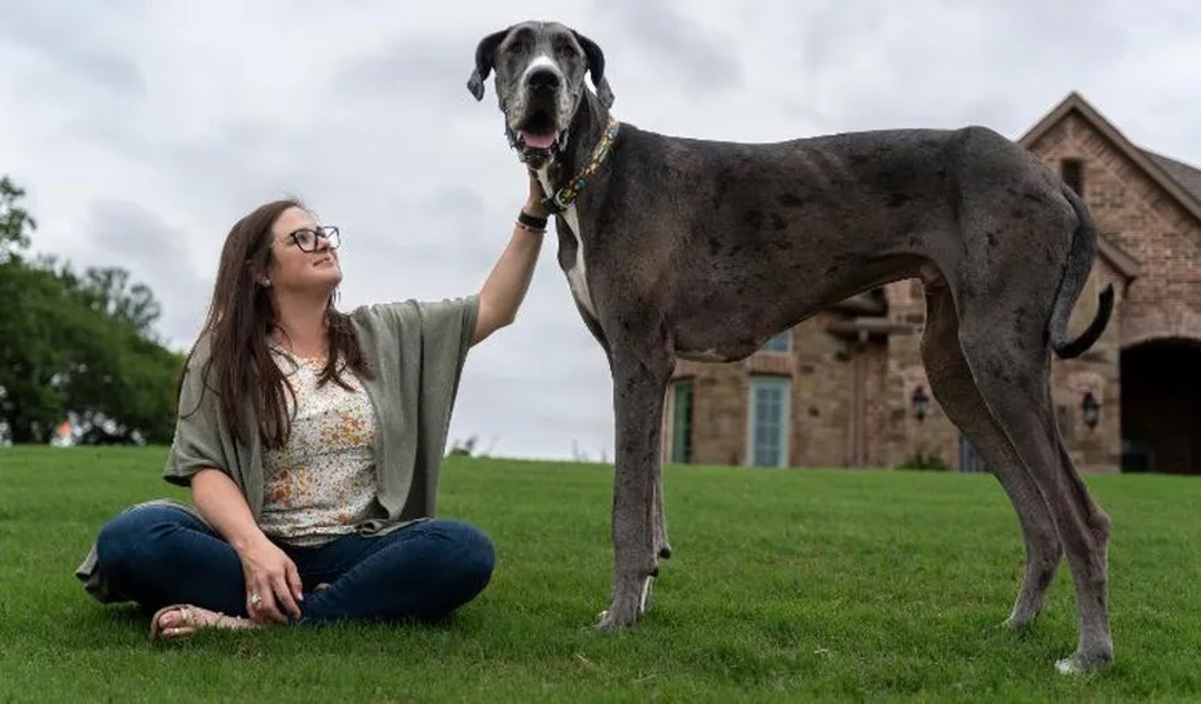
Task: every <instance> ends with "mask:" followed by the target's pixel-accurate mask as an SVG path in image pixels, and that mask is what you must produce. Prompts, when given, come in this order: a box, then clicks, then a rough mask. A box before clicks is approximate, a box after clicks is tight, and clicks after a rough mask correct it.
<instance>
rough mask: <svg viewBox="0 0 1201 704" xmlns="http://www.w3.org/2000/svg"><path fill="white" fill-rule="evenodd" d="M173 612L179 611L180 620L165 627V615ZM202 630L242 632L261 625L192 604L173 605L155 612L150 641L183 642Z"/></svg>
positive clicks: (151, 624) (151, 621)
mask: <svg viewBox="0 0 1201 704" xmlns="http://www.w3.org/2000/svg"><path fill="white" fill-rule="evenodd" d="M171 611H178V612H179V614H180V619H179V620H178V621H176V622H175V623H173V624H171V625H164V624H163V615H164V614H166V613H168V612H171ZM202 628H226V629H230V630H241V629H246V628H259V624H257V623H255V622H254V621H251V620H250V619H248V618H242V617H240V616H228V615H226V614H223V613H221V612H219V611H209V610H208V609H202V608H200V607H199V606H193V605H191V604H172V605H170V606H164V607H163V608H161V609H159V610H158V611H155V612H154V616H153V617H152V618H151V620H150V641H151V642H152V643H153V642H154V641H156V640H158V639H159V638H162V639H163V640H182V639H184V638H187V637H188V636H190V635H192V634H194V633H195V632H196V631H198V630H200V629H202Z"/></svg>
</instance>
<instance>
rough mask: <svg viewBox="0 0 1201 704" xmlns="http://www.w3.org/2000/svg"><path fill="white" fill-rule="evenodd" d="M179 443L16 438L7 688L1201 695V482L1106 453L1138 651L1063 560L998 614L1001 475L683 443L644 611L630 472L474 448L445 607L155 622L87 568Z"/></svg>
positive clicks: (378, 697) (2, 608)
mask: <svg viewBox="0 0 1201 704" xmlns="http://www.w3.org/2000/svg"><path fill="white" fill-rule="evenodd" d="M163 456H164V451H163V450H162V449H161V448H160V449H149V450H121V449H106V450H94V449H50V448H45V449H9V450H0V700H3V701H68V700H76V699H82V700H84V701H109V700H111V701H122V702H127V701H171V700H177V701H185V700H186V701H259V702H263V701H284V702H293V703H294V702H298V701H307V700H322V701H354V702H402V701H488V702H493V701H527V700H528V701H555V702H558V701H575V700H589V701H591V700H598V701H647V700H671V701H681V700H683V701H722V702H725V701H766V700H774V701H799V700H814V699H816V700H832V699H840V700H845V699H849V700H865V699H871V700H877V699H894V698H902V699H909V698H917V699H928V700H938V701H946V700H972V701H981V700H995V701H1006V702H1011V701H1057V702H1058V701H1132V700H1138V701H1146V700H1163V701H1179V700H1184V699H1198V698H1201V668H1198V667H1197V655H1198V653H1201V618H1199V616H1198V614H1199V613H1201V593H1199V589H1198V584H1201V547H1199V546H1201V513H1199V512H1198V510H1197V507H1198V505H1201V482H1199V481H1198V480H1195V479H1187V478H1172V477H1155V476H1105V477H1090V478H1089V483H1090V485H1091V486H1092V488H1093V490H1094V492H1095V494H1096V496H1097V497H1098V499H1099V500H1100V501H1101V502H1102V505H1103V506H1105V508H1106V510H1107V511H1109V513H1110V515H1111V517H1112V518H1113V521H1114V530H1113V541H1112V545H1111V550H1110V565H1111V575H1112V577H1111V603H1112V614H1113V629H1114V640H1115V645H1116V650H1117V663H1116V665H1115V666H1114V667H1113V668H1112V669H1110V670H1108V671H1107V672H1105V673H1103V674H1101V675H1099V676H1096V677H1093V678H1087V679H1070V678H1064V677H1062V676H1059V675H1057V674H1056V673H1055V672H1054V668H1053V663H1054V661H1055V659H1056V658H1058V657H1061V656H1063V655H1066V654H1068V653H1069V652H1070V651H1071V649H1072V648H1073V647H1074V645H1075V639H1076V630H1075V618H1074V599H1073V596H1072V590H1071V585H1070V581H1069V579H1068V576H1067V570H1066V566H1065V567H1064V568H1061V570H1060V573H1059V576H1058V578H1057V580H1056V582H1055V584H1054V585H1053V586H1052V589H1051V593H1050V595H1049V598H1048V604H1047V610H1046V612H1044V614H1043V616H1042V617H1041V619H1040V620H1039V621H1038V623H1037V624H1036V626H1035V627H1034V629H1033V630H1031V631H1028V632H1024V633H1013V632H1009V631H1006V630H1003V629H1000V628H998V627H997V626H998V624H999V623H1000V622H1001V621H1002V620H1003V619H1004V617H1005V616H1006V615H1007V614H1008V609H1009V606H1010V604H1011V602H1012V599H1013V597H1014V595H1015V593H1016V589H1017V586H1018V583H1019V579H1020V576H1021V572H1022V548H1021V540H1020V535H1019V531H1018V527H1017V521H1016V518H1015V517H1014V515H1013V511H1012V509H1011V508H1010V505H1009V503H1008V500H1007V499H1006V498H1005V496H1004V494H1003V493H1002V491H1001V489H1000V487H999V485H997V484H996V482H995V481H994V480H993V479H992V478H991V477H988V476H980V475H953V474H939V473H926V472H866V471H862V472H861V471H856V472H840V471H811V470H794V471H786V472H785V471H751V470H746V469H729V468H697V467H671V468H669V469H668V471H667V475H666V477H667V478H666V485H667V517H668V527H669V530H670V535H671V540H672V544H673V547H674V548H675V550H676V556H675V557H674V558H672V559H671V560H668V561H666V562H665V563H664V565H663V568H662V577H661V579H660V580H659V581H658V583H657V585H656V589H655V600H654V608H653V610H652V613H651V614H650V615H649V616H648V617H647V618H645V619H644V620H643V621H641V622H640V623H639V624H638V625H637V627H636V628H634V629H633V630H632V631H627V632H622V633H618V634H609V635H602V634H597V633H594V632H591V631H589V630H588V629H587V628H586V627H587V626H589V625H590V624H591V623H593V620H594V618H595V616H596V614H597V612H598V611H599V610H600V609H602V608H603V607H604V606H605V599H606V596H607V594H608V588H609V567H610V564H611V562H610V559H611V558H610V554H611V553H610V544H609V506H610V501H611V498H610V484H611V470H609V469H608V468H605V467H600V466H592V465H573V464H565V463H561V464H555V463H535V462H518V461H502V460H465V459H454V460H451V461H450V462H449V463H448V466H447V468H446V471H445V475H444V480H443V488H442V492H443V493H442V498H441V502H440V511H441V514H442V515H445V516H453V517H460V518H466V519H469V520H471V521H474V522H476V523H478V524H480V525H481V526H483V527H484V528H485V529H486V530H488V531H489V532H490V533H491V534H492V536H493V537H494V539H495V541H496V543H497V551H498V563H497V570H496V574H495V577H494V580H493V582H492V584H491V585H490V586H489V588H488V589H487V590H486V591H485V592H484V594H483V595H481V596H480V598H479V599H478V600H476V601H474V602H472V603H471V604H469V605H468V606H467V607H465V608H464V609H462V610H461V611H460V612H459V613H458V614H457V615H456V617H455V618H453V619H452V620H451V621H450V622H449V623H448V624H445V625H441V626H438V627H413V628H401V627H384V626H356V627H346V628H332V629H325V630H306V631H299V630H286V629H272V630H270V631H260V632H254V633H245V632H243V633H228V632H226V633H203V634H200V635H199V636H198V637H196V638H195V639H193V640H192V641H190V642H187V643H185V644H177V645H173V646H169V647H162V646H151V645H150V644H149V643H148V642H147V638H146V633H147V623H148V622H147V619H146V617H144V616H142V615H141V614H139V613H138V612H137V611H136V610H134V609H132V608H131V607H129V606H103V605H101V604H99V603H97V602H95V601H94V600H92V599H91V598H90V597H89V596H87V595H86V594H85V592H84V591H83V590H82V588H81V587H80V585H79V583H78V582H77V581H76V580H75V578H74V577H73V575H72V572H73V570H74V568H75V567H76V565H77V564H78V563H79V561H80V560H81V558H82V557H83V555H84V553H85V552H86V550H87V548H88V546H89V545H90V543H91V541H92V539H93V537H94V535H95V532H96V530H97V529H98V527H99V526H100V525H101V523H102V522H104V521H105V520H107V519H108V518H109V517H111V516H112V515H113V514H114V513H116V512H117V511H118V510H120V509H121V508H123V507H125V506H127V505H128V504H131V503H134V502H137V501H141V500H144V499H147V498H152V497H157V496H174V497H185V496H186V494H185V493H183V492H182V491H180V490H177V489H174V488H172V487H170V486H169V485H167V484H166V483H165V482H162V481H161V480H160V479H159V475H158V472H159V468H160V467H161V463H162V459H163Z"/></svg>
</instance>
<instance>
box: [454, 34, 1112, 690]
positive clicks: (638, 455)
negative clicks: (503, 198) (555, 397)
mask: <svg viewBox="0 0 1201 704" xmlns="http://www.w3.org/2000/svg"><path fill="white" fill-rule="evenodd" d="M604 71H605V56H604V53H603V51H602V50H601V48H600V46H598V45H597V43H596V42H595V41H593V40H591V39H589V38H588V37H586V36H584V35H583V34H581V33H579V32H577V31H575V30H573V29H571V28H569V27H566V26H563V25H562V24H559V23H546V22H524V23H521V24H516V25H513V26H510V27H507V28H505V29H502V30H500V31H496V32H493V33H490V34H488V35H486V36H485V37H483V39H482V40H481V41H480V42H479V44H478V46H477V48H476V52H475V68H474V70H473V72H472V74H471V76H470V78H469V79H468V81H467V87H468V89H469V90H470V91H471V93H472V94H473V95H474V96H475V98H476V100H482V99H483V96H484V86H485V83H484V82H485V81H486V80H487V78H488V77H489V75H490V74H491V73H493V72H495V82H494V86H495V90H496V93H497V99H498V102H499V107H500V110H501V112H502V113H503V115H504V125H505V133H506V135H507V136H508V138H509V140H510V145H511V146H512V147H513V148H514V150H515V151H516V153H517V154H518V156H519V158H520V159H521V160H522V161H523V162H525V164H526V165H527V167H528V168H530V169H531V170H532V171H534V172H536V173H537V175H538V178H539V179H540V180H541V183H542V185H543V188H544V190H545V192H546V193H547V194H548V195H549V197H548V199H547V201H546V202H547V204H548V206H549V207H550V208H551V210H552V212H554V213H555V224H556V228H555V229H556V232H557V234H558V243H559V252H558V258H559V264H560V265H561V266H562V268H563V271H564V272H565V273H566V276H567V281H568V284H569V287H570V289H571V293H572V296H573V297H574V299H575V302H576V304H577V307H578V309H579V312H580V315H581V316H582V317H583V319H584V323H585V324H586V325H587V327H588V329H589V330H590V331H591V333H592V334H593V335H594V336H595V337H596V339H597V340H598V342H599V343H600V345H601V346H602V347H603V348H604V350H605V353H606V355H607V357H608V361H609V368H610V372H611V375H612V380H613V394H614V398H613V403H614V412H615V436H616V437H615V449H616V452H615V469H614V493H613V518H612V540H613V558H614V564H613V583H612V593H611V596H610V602H609V605H608V608H607V609H606V610H605V611H604V612H602V614H601V617H600V622H599V623H598V624H597V625H598V628H601V629H612V628H615V627H621V626H630V625H632V624H634V622H635V621H636V619H637V618H638V617H639V615H640V614H641V613H642V612H644V611H645V610H646V608H647V600H648V598H649V596H650V588H651V583H652V580H653V579H654V578H655V577H656V576H657V575H658V570H659V560H660V559H661V558H666V557H668V556H670V553H671V548H670V545H669V543H668V538H667V530H666V527H665V524H664V516H663V487H662V475H661V471H662V468H661V464H660V463H661V459H660V456H659V438H660V423H661V420H662V414H663V402H664V394H665V391H666V387H667V383H668V380H669V377H670V375H671V372H672V370H673V368H674V364H675V361H676V360H677V359H693V360H705V361H714V362H730V361H735V360H740V359H743V358H745V357H747V356H748V355H750V354H751V353H753V352H754V351H755V350H757V349H758V348H759V347H760V345H761V344H763V343H764V342H765V341H766V340H768V339H769V338H771V337H772V336H773V335H775V334H777V333H779V332H781V331H783V330H786V329H787V328H789V327H791V326H794V325H796V324H798V323H800V322H801V321H803V320H805V319H807V318H809V317H810V316H812V315H814V314H815V313H817V312H818V311H820V310H822V309H823V308H826V307H828V306H831V305H833V304H835V303H837V302H839V301H841V300H843V299H845V298H848V297H850V296H852V295H854V294H857V293H860V292H862V291H865V290H868V289H871V288H873V287H877V286H881V285H883V284H885V283H888V282H892V281H897V280H900V279H905V278H917V279H920V280H921V281H922V282H923V285H924V289H925V298H926V306H927V316H926V323H925V328H924V331H923V335H922V346H921V349H922V359H923V363H924V365H925V368H926V373H927V375H928V377H929V381H930V385H931V387H932V389H933V392H934V395H935V397H936V399H937V400H938V401H939V403H940V404H941V405H942V407H943V409H944V410H945V412H946V413H947V415H948V417H949V418H950V419H951V420H952V421H954V423H955V424H956V425H957V426H958V427H959V428H960V429H961V430H962V431H963V432H964V433H965V434H966V435H967V437H968V438H969V439H970V440H971V442H972V443H973V445H975V446H976V447H977V448H978V449H979V451H980V452H981V453H982V455H983V457H984V458H985V460H986V461H987V463H988V466H989V467H990V468H991V470H992V472H993V473H994V474H995V476H996V477H997V479H998V480H999V481H1000V484H1001V485H1002V486H1003V487H1004V490H1005V492H1006V493H1007V494H1008V496H1009V498H1010V500H1011V502H1012V504H1013V507H1014V509H1015V510H1016V513H1017V516H1018V519H1019V521H1020V524H1021V528H1022V533H1023V537H1024V541H1025V551H1026V571H1025V576H1024V578H1023V581H1022V584H1021V587H1020V590H1019V592H1018V595H1017V598H1016V601H1015V603H1014V605H1013V609H1012V612H1011V614H1010V616H1009V618H1008V619H1007V620H1006V621H1005V623H1006V624H1007V625H1010V626H1015V627H1017V626H1026V625H1028V624H1030V623H1031V622H1032V621H1033V620H1034V619H1035V617H1036V616H1037V615H1038V613H1039V612H1040V610H1041V609H1042V606H1043V599H1044V594H1045V592H1046V590H1047V587H1048V585H1049V584H1050V582H1051V580H1052V577H1053V575H1054V573H1055V570H1056V569H1057V567H1058V564H1059V559H1060V554H1061V545H1062V549H1063V551H1065V552H1066V553H1067V559H1068V564H1069V565H1070V569H1071V573H1072V577H1073V580H1074V583H1075V588H1076V598H1077V610H1078V619H1079V624H1078V625H1079V640H1078V644H1077V648H1076V651H1075V652H1074V653H1073V654H1072V655H1071V656H1070V657H1067V658H1064V659H1062V660H1059V661H1058V662H1057V663H1056V667H1057V669H1058V670H1059V671H1060V672H1063V673H1078V672H1085V671H1090V670H1094V669H1097V668H1100V667H1104V666H1106V665H1108V664H1110V663H1111V662H1112V660H1113V643H1112V638H1111V635H1110V626H1109V606H1108V540H1109V523H1110V521H1109V518H1108V516H1107V515H1106V513H1105V512H1104V511H1103V510H1102V509H1101V507H1100V506H1099V505H1098V504H1097V503H1096V502H1095V501H1094V500H1093V499H1092V498H1091V496H1090V495H1089V492H1088V490H1087V488H1086V487H1085V484H1084V483H1083V482H1082V481H1081V479H1080V477H1079V475H1078V473H1077V471H1076V469H1075V467H1074V466H1073V463H1072V460H1071V458H1070V457H1069V455H1068V452H1067V450H1066V448H1065V447H1064V443H1063V440H1062V438H1061V436H1060V431H1059V428H1058V426H1057V422H1056V416H1055V409H1054V407H1053V405H1052V401H1051V389H1050V383H1049V375H1050V362H1051V354H1052V353H1054V354H1056V355H1058V356H1059V357H1060V358H1069V357H1073V356H1077V355H1079V354H1080V353H1082V352H1084V351H1085V350H1087V349H1088V348H1089V347H1090V346H1091V345H1092V344H1093V343H1094V342H1095V341H1096V340H1097V338H1098V337H1099V336H1100V335H1101V333H1102V332H1103V331H1104V329H1105V327H1106V325H1107V323H1108V320H1109V317H1110V314H1111V311H1112V306H1113V290H1112V287H1107V288H1105V289H1104V290H1102V292H1101V294H1100V297H1099V305H1098V312H1097V314H1096V316H1095V318H1094V319H1093V320H1092V322H1091V323H1090V325H1089V326H1088V327H1087V329H1086V330H1084V331H1083V332H1082V333H1081V334H1080V335H1079V336H1078V337H1077V338H1076V339H1069V338H1068V331H1067V327H1068V319H1069V316H1070V314H1071V312H1072V309H1073V307H1074V305H1075V303H1076V300H1077V298H1078V297H1079V295H1080V293H1081V291H1082V289H1083V287H1084V284H1085V281H1086V278H1087V277H1088V275H1089V271H1090V268H1091V267H1092V264H1093V260H1094V258H1095V256H1096V250H1097V231H1096V228H1095V226H1094V224H1093V222H1092V220H1091V219H1090V217H1089V215H1088V213H1087V211H1086V210H1085V207H1084V205H1083V204H1082V203H1081V201H1080V199H1079V198H1077V196H1076V195H1075V194H1074V193H1073V192H1072V191H1071V190H1070V189H1069V188H1067V187H1066V186H1065V185H1064V184H1063V182H1062V181H1060V180H1059V179H1058V178H1057V177H1056V176H1055V175H1054V174H1053V173H1052V172H1051V171H1050V170H1049V169H1047V168H1046V167H1045V166H1044V165H1043V164H1042V163H1040V162H1039V161H1038V160H1037V159H1036V158H1035V157H1034V156H1032V155H1031V154H1030V153H1028V152H1027V151H1026V150H1024V149H1022V148H1020V147H1019V146H1017V145H1015V144H1014V143H1013V142H1012V141H1010V140H1008V139H1005V138H1004V137H1002V136H1001V135H999V134H997V133H995V132H993V131H991V130H989V129H986V128H983V127H977V126H969V127H965V128H963V129H956V130H934V129H907V130H883V131H871V132H860V133H852V134H834V135H826V136H817V137H811V138H805V139H795V140H790V141H784V142H777V143H759V144H751V143H738V142H723V141H709V140H701V139H689V138H684V137H677V136H668V135H663V134H657V133H654V132H650V131H647V130H642V129H639V128H638V127H636V126H634V125H632V124H630V123H627V122H618V121H617V120H616V119H615V118H614V117H613V115H612V114H611V112H610V108H611V106H612V104H613V92H612V90H611V88H610V86H609V82H608V80H607V79H606V77H605V73H604ZM586 74H591V77H592V83H593V86H594V87H595V90H593V89H592V88H590V87H589V86H588V85H587V84H586V82H585V76H586Z"/></svg>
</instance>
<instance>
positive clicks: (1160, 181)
mask: <svg viewBox="0 0 1201 704" xmlns="http://www.w3.org/2000/svg"><path fill="white" fill-rule="evenodd" d="M1073 111H1075V112H1077V113H1079V114H1080V116H1081V117H1083V118H1084V120H1085V121H1086V122H1088V123H1089V124H1090V125H1092V126H1093V127H1094V128H1095V129H1096V130H1097V131H1098V132H1100V133H1101V134H1103V135H1104V136H1105V137H1106V138H1107V139H1108V140H1109V141H1110V142H1112V143H1113V144H1114V146H1115V147H1117V149H1118V150H1119V151H1121V152H1122V154H1123V155H1125V156H1126V157H1127V158H1129V159H1130V160H1131V161H1133V162H1134V163H1135V164H1137V165H1138V167H1139V168H1140V169H1142V170H1143V172H1144V173H1145V174H1147V176H1149V177H1150V178H1151V180H1152V181H1154V182H1155V184H1156V185H1158V186H1159V187H1160V188H1162V189H1163V190H1164V191H1166V192H1167V193H1168V194H1169V195H1171V196H1172V198H1173V199H1175V200H1176V202H1177V203H1179V204H1180V207H1182V208H1184V209H1185V211H1187V212H1188V213H1189V214H1190V215H1192V216H1193V217H1194V218H1196V219H1197V221H1198V222H1201V170H1198V169H1196V168H1194V167H1192V166H1189V165H1188V164H1184V163H1181V162H1179V161H1176V160H1174V159H1169V158H1168V157H1165V156H1161V155H1159V154H1154V153H1152V152H1149V151H1146V150H1144V149H1141V148H1139V147H1138V146H1136V145H1135V144H1134V143H1133V142H1131V141H1130V140H1129V139H1128V138H1127V137H1126V136H1125V135H1124V134H1122V132H1121V131H1120V130H1118V128H1117V127H1114V125H1113V123H1112V122H1110V121H1109V120H1107V119H1106V118H1105V116H1104V115H1102V114H1101V113H1100V111H1098V110H1097V109H1096V108H1094V107H1093V106H1092V105H1090V104H1089V103H1088V101H1087V100H1085V99H1084V97H1083V96H1081V95H1080V94H1079V93H1077V92H1076V91H1072V92H1071V93H1069V94H1068V96H1067V97H1066V98H1064V99H1063V100H1062V101H1060V103H1059V104H1058V105H1056V106H1055V107H1054V108H1052V110H1051V111H1050V112H1049V113H1047V114H1046V115H1045V116H1044V117H1043V119H1041V120H1039V121H1038V123H1037V124H1035V125H1034V127H1031V128H1030V130H1029V131H1028V132H1026V134H1024V135H1022V137H1021V138H1020V139H1018V144H1020V145H1022V146H1023V147H1025V148H1027V149H1029V148H1030V147H1031V146H1032V145H1033V144H1034V143H1035V142H1036V141H1038V139H1039V138H1041V137H1042V136H1043V135H1045V134H1046V133H1047V131H1048V130H1050V129H1051V128H1052V127H1054V126H1055V125H1056V124H1058V123H1059V121H1060V120H1063V119H1064V118H1065V117H1067V116H1068V115H1069V114H1070V113H1072V112H1073Z"/></svg>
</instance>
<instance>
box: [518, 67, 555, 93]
mask: <svg viewBox="0 0 1201 704" xmlns="http://www.w3.org/2000/svg"><path fill="white" fill-rule="evenodd" d="M526 85H528V86H529V87H530V90H531V91H533V92H535V93H551V92H554V91H555V90H556V89H557V88H558V87H559V74H557V73H555V72H554V71H551V70H550V69H546V68H541V69H538V70H536V71H534V72H533V73H531V74H530V76H529V78H527V79H526Z"/></svg>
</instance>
